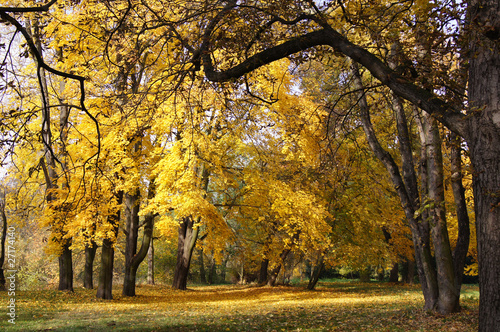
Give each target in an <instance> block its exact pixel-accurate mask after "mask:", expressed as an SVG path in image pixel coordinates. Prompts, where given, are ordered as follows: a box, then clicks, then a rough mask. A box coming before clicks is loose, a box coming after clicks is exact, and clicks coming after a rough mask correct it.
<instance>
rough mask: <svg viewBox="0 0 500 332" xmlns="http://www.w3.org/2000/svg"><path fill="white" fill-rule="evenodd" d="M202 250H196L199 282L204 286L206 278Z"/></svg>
mask: <svg viewBox="0 0 500 332" xmlns="http://www.w3.org/2000/svg"><path fill="white" fill-rule="evenodd" d="M203 256H204V255H203V248H200V250H198V263H199V265H200V282H201V283H202V284H206V283H207V276H206V274H205V262H204V258H203Z"/></svg>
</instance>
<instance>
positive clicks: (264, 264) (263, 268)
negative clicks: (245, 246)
mask: <svg viewBox="0 0 500 332" xmlns="http://www.w3.org/2000/svg"><path fill="white" fill-rule="evenodd" d="M268 267H269V259H267V258H264V259H263V260H262V261H261V262H260V271H259V285H264V284H265V283H266V281H267V269H268Z"/></svg>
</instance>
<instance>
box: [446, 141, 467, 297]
mask: <svg viewBox="0 0 500 332" xmlns="http://www.w3.org/2000/svg"><path fill="white" fill-rule="evenodd" d="M461 142H462V140H461V139H460V138H459V137H458V135H456V134H454V133H451V135H450V149H451V153H450V160H451V187H452V190H453V197H454V200H455V209H456V213H457V221H458V238H457V244H456V246H455V249H454V250H453V263H454V268H455V290H456V291H457V292H460V289H461V287H462V279H463V274H464V266H465V259H466V258H467V253H468V251H469V242H470V225H469V222H470V221H469V214H468V212H467V202H466V200H465V189H464V186H463V184H462V156H461V147H460V144H461Z"/></svg>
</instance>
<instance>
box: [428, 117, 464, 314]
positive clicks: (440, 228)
mask: <svg viewBox="0 0 500 332" xmlns="http://www.w3.org/2000/svg"><path fill="white" fill-rule="evenodd" d="M425 119H426V126H425V127H426V132H425V135H426V137H427V144H426V148H427V170H428V172H427V174H428V176H429V181H428V193H429V199H430V202H429V205H430V208H429V210H430V217H431V221H430V224H431V234H432V243H433V245H434V253H435V259H436V268H437V274H438V278H437V282H438V289H439V298H438V302H437V310H438V311H439V312H440V313H443V314H447V313H451V312H455V311H457V310H458V309H459V299H460V291H458V292H457V290H456V289H455V271H454V267H453V257H452V253H451V246H450V241H449V238H448V230H447V226H446V210H445V204H444V176H443V155H442V152H441V137H440V134H439V127H438V124H437V121H436V120H435V119H434V118H432V117H431V116H430V115H426V116H425Z"/></svg>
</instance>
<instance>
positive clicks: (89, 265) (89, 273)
mask: <svg viewBox="0 0 500 332" xmlns="http://www.w3.org/2000/svg"><path fill="white" fill-rule="evenodd" d="M96 252H97V244H96V243H95V242H94V241H92V242H91V243H90V244H87V245H85V267H84V270H83V287H84V288H86V289H94V260H95V254H96Z"/></svg>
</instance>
